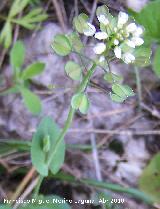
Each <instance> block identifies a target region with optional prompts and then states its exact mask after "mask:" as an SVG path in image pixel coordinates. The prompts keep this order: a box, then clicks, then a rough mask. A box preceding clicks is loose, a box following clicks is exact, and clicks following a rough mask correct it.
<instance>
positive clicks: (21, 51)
mask: <svg viewBox="0 0 160 209" xmlns="http://www.w3.org/2000/svg"><path fill="white" fill-rule="evenodd" d="M24 58H25V48H24V44H23V42H22V41H17V42H16V43H15V44H14V46H13V47H12V49H11V52H10V62H11V65H12V67H13V68H14V69H15V70H16V69H17V68H18V69H19V68H20V67H21V66H22V65H23V63H24Z"/></svg>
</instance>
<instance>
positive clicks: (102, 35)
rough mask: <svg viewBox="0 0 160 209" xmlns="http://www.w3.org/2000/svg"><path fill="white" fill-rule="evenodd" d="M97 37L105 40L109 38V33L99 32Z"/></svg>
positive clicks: (96, 34)
mask: <svg viewBox="0 0 160 209" xmlns="http://www.w3.org/2000/svg"><path fill="white" fill-rule="evenodd" d="M95 38H97V39H99V40H103V39H107V38H108V35H107V33H105V32H97V33H95Z"/></svg>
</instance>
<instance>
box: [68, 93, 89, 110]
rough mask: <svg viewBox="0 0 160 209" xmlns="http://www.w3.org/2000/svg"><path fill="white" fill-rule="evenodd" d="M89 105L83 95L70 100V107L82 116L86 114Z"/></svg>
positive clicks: (77, 95) (76, 95)
mask: <svg viewBox="0 0 160 209" xmlns="http://www.w3.org/2000/svg"><path fill="white" fill-rule="evenodd" d="M89 104H90V103H89V100H88V97H87V96H86V95H85V94H83V93H79V94H75V95H74V96H73V97H72V100H71V105H72V107H73V108H74V109H76V110H78V109H79V111H80V112H81V113H83V114H86V113H87V111H88V109H89Z"/></svg>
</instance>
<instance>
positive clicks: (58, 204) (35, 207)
mask: <svg viewBox="0 0 160 209" xmlns="http://www.w3.org/2000/svg"><path fill="white" fill-rule="evenodd" d="M19 209H71V207H70V206H69V204H68V203H67V202H64V199H63V198H61V197H59V196H57V195H54V196H51V195H50V196H44V197H42V196H40V197H39V198H37V200H36V203H34V204H31V203H28V204H26V206H23V207H20V208H19Z"/></svg>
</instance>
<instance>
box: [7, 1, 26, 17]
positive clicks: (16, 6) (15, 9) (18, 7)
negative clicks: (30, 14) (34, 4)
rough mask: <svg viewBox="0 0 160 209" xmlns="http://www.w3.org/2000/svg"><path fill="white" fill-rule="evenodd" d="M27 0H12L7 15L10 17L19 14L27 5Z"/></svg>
mask: <svg viewBox="0 0 160 209" xmlns="http://www.w3.org/2000/svg"><path fill="white" fill-rule="evenodd" d="M29 1H30V0H14V2H13V4H12V6H11V9H10V12H9V17H10V18H11V17H14V16H15V15H17V14H19V13H20V12H21V11H22V10H23V9H24V8H25V7H26V6H27V4H28V3H29Z"/></svg>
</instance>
